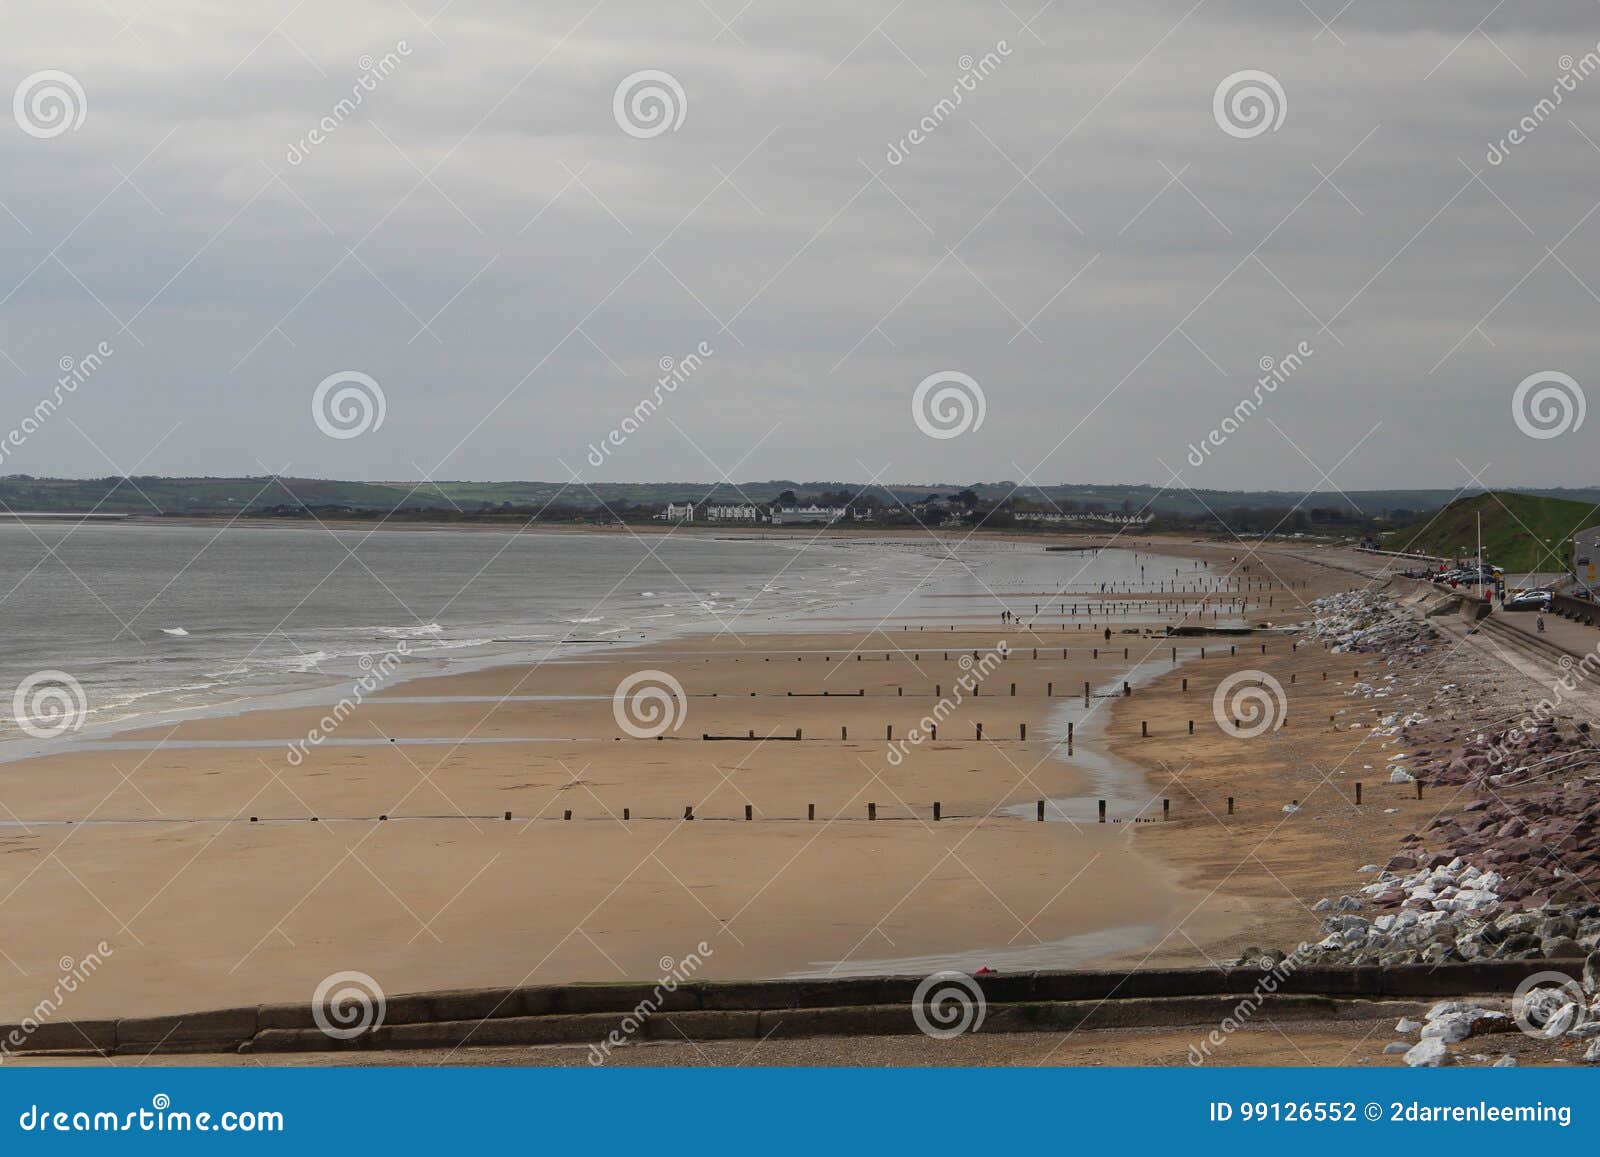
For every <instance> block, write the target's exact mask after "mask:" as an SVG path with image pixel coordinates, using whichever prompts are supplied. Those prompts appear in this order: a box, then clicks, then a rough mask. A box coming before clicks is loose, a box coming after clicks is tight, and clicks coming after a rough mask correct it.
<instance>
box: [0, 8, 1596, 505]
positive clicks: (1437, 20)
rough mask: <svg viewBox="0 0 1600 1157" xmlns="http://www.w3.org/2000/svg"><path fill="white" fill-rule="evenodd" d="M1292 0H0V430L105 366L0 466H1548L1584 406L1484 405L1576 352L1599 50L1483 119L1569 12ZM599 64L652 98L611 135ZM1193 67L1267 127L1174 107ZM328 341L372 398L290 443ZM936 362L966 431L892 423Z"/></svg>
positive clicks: (325, 359) (861, 472) (1453, 469)
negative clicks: (55, 131) (963, 394)
mask: <svg viewBox="0 0 1600 1157" xmlns="http://www.w3.org/2000/svg"><path fill="white" fill-rule="evenodd" d="M1342 5H1343V0H1306V3H1305V4H1298V3H1285V2H1282V0H1254V2H1239V0H1232V2H1223V0H1211V2H1207V0H1200V2H1198V3H1194V2H1193V0H1190V2H1188V3H1185V2H1181V0H1180V2H1176V3H1168V2H1160V0H1121V2H1118V3H1114V4H1113V3H1100V4H1088V5H1085V4H1081V3H1075V4H1066V3H1064V2H1056V3H1053V4H1046V5H1045V6H1044V7H1043V8H1042V9H1040V8H1038V6H1037V3H1036V0H1023V3H1022V4H1017V3H1012V2H1010V0H1007V2H1004V3H1003V2H1001V0H979V2H970V3H968V2H963V3H955V2H933V3H926V2H924V3H914V2H906V3H903V4H900V5H898V6H897V5H895V4H894V3H893V0H873V2H866V3H863V2H860V0H854V2H834V0H807V2H806V3H803V4H802V3H793V2H788V0H751V2H750V3H748V4H744V3H743V0H683V2H668V3H660V2H651V3H636V2H632V0H601V2H600V3H592V2H579V3H567V2H565V0H555V2H541V3H539V4H537V5H534V4H525V3H499V2H475V3H469V2H468V0H458V2H456V3H453V4H449V3H442V2H441V0H387V2H371V3H367V2H357V0H339V2H335V3H324V4H315V5H313V4H300V5H296V4H293V3H292V2H291V0H271V2H254V0H240V2H237V3H233V4H229V5H226V6H217V5H211V4H202V3H198V2H194V3H175V2H168V0H154V2H151V3H143V4H141V3H136V2H134V0H126V2H123V0H115V2H114V3H109V4H102V3H97V2H90V3H82V4H79V3H48V4H47V3H42V2H35V3H19V4H12V5H9V6H7V7H6V9H5V10H4V13H3V14H0V21H3V25H0V27H3V32H4V35H3V38H0V59H3V60H4V64H5V72H4V76H5V91H8V92H9V91H11V90H12V89H14V88H15V87H16V86H17V85H19V84H21V83H22V82H23V80H24V78H26V77H29V76H31V75H32V74H35V73H38V72H40V71H41V70H46V69H55V70H62V71H64V72H66V73H68V74H70V76H71V77H72V78H74V79H75V80H76V82H77V83H78V84H79V85H81V88H82V90H83V93H84V98H85V103H86V110H85V114H84V117H83V121H82V124H81V125H79V126H78V127H77V128H75V129H69V130H68V131H64V132H61V133H60V134H59V135H54V136H35V135H30V134H29V133H28V132H25V131H23V127H22V125H21V124H18V123H15V121H14V120H12V121H6V122H4V125H5V131H3V132H0V163H3V170H0V171H3V174H4V175H3V177H0V200H3V202H4V205H5V209H6V211H5V212H0V254H3V265H0V281H3V284H0V298H3V304H0V349H3V351H4V354H5V357H4V358H3V359H0V383H3V390H4V393H3V397H4V399H5V407H6V410H7V411H8V412H7V413H3V414H0V429H4V428H14V427H16V426H17V424H18V423H19V422H20V421H21V419H22V418H23V416H24V415H26V414H28V413H30V412H31V411H32V410H33V409H34V406H35V403H36V402H37V401H38V399H39V398H41V397H43V396H46V395H47V394H49V393H50V392H51V387H52V383H53V382H54V380H55V379H56V377H57V376H58V374H59V373H60V370H59V369H58V364H60V363H61V362H62V360H63V359H64V358H70V359H80V358H82V357H83V356H84V355H87V354H88V353H90V352H91V351H92V350H94V349H95V348H96V347H97V345H98V344H99V343H101V342H105V343H107V346H108V347H109V348H110V349H111V350H112V351H113V352H112V353H111V354H110V355H109V356H107V357H106V358H105V359H104V364H103V365H101V366H99V367H98V368H97V369H96V370H95V371H94V373H93V375H92V377H90V378H89V379H88V380H87V381H85V382H84V383H83V384H82V385H80V386H79V387H78V388H77V389H76V390H75V391H73V392H72V393H71V394H70V396H69V397H68V399H67V400H66V401H65V402H64V403H63V404H62V406H61V408H60V410H59V411H57V412H56V413H55V414H53V415H51V416H50V417H48V419H46V420H45V421H43V422H42V423H40V424H39V426H38V428H37V429H36V430H34V431H33V432H31V433H30V434H28V436H27V437H26V439H25V442H24V444H22V445H20V446H15V447H13V448H12V449H11V450H10V452H9V453H8V454H7V456H6V458H5V461H4V465H3V467H0V469H3V471H4V472H7V473H10V472H24V473H31V474H41V475H44V474H56V475H60V474H66V475H100V474H111V473H121V472H125V471H126V472H137V473H160V474H246V473H260V472H263V471H264V470H267V469H272V470H283V471H285V472H288V473H293V474H305V475H313V476H325V477H345V478H368V479H411V478H419V477H425V476H431V477H436V478H441V479H454V478H478V479H487V478H522V479H527V478H540V479H565V478H567V477H568V476H569V469H570V471H573V472H576V473H577V474H578V475H579V476H581V477H582V478H583V479H586V480H591V481H593V480H602V479H603V480H646V479H697V480H715V479H717V478H718V477H719V474H720V472H721V471H726V472H727V474H728V475H730V476H731V477H733V478H735V479H746V478H771V477H792V478H841V479H859V480H865V479H867V478H870V477H881V478H883V479H884V480H889V481H918V480H948V481H971V480H991V479H1002V478H1010V479H1026V480H1031V481H1034V482H1038V483H1041V484H1048V483H1052V482H1058V481H1079V482H1081V481H1123V482H1134V481H1148V482H1153V483H1156V484H1166V483H1170V484H1171V485H1174V486H1182V485H1190V486H1196V487H1202V486H1203V487H1230V488H1231V487H1265V486H1275V487H1286V488H1300V487H1305V488H1326V487H1327V486H1329V485H1337V486H1339V487H1341V488H1345V489H1355V488H1367V487H1375V486H1400V485H1437V486H1451V487H1454V486H1464V485H1468V484H1470V483H1471V475H1470V474H1469V473H1468V471H1469V470H1470V471H1472V472H1481V475H1480V476H1481V478H1482V480H1483V482H1485V483H1488V484H1493V485H1513V484H1520V485H1561V484H1574V485H1576V484H1586V483H1592V482H1593V481H1594V480H1595V479H1594V476H1593V472H1592V471H1591V470H1586V469H1585V468H1584V467H1585V466H1586V465H1587V464H1588V461H1589V460H1590V458H1591V455H1590V454H1589V453H1588V452H1587V448H1588V447H1589V446H1590V445H1592V440H1591V437H1590V433H1591V431H1592V430H1593V429H1595V428H1596V425H1600V416H1595V417H1592V418H1591V419H1590V423H1593V424H1585V425H1584V426H1583V427H1582V428H1581V429H1577V428H1574V429H1569V430H1568V431H1567V432H1566V433H1564V434H1561V435H1559V436H1555V437H1531V436H1528V435H1527V434H1526V433H1524V432H1523V431H1522V430H1520V429H1519V427H1518V424H1517V423H1516V422H1515V421H1514V419H1513V410H1512V398H1513V392H1514V391H1515V390H1516V388H1517V386H1518V384H1519V383H1520V382H1522V381H1523V380H1524V379H1526V378H1528V377H1529V375H1532V374H1535V373H1539V372H1543V371H1556V372H1563V373H1566V374H1569V375H1571V376H1572V377H1573V378H1574V379H1575V380H1576V382H1577V384H1578V387H1579V388H1580V389H1589V390H1590V391H1593V390H1594V389H1596V388H1600V378H1596V377H1595V376H1594V375H1596V371H1595V368H1594V366H1595V361H1594V358H1593V349H1594V340H1593V334H1594V333H1595V322H1596V320H1597V318H1600V212H1597V206H1600V75H1593V76H1589V77H1587V78H1580V79H1577V80H1575V81H1573V82H1572V85H1571V91H1562V103H1561V104H1560V105H1559V106H1558V107H1556V108H1554V109H1553V110H1547V111H1546V112H1543V113H1536V112H1535V106H1536V105H1537V103H1538V102H1539V101H1540V100H1541V99H1542V98H1545V97H1549V96H1550V95H1551V93H1552V91H1553V90H1557V88H1558V80H1559V79H1560V78H1561V77H1562V76H1563V75H1564V74H1566V72H1567V70H1568V69H1569V68H1570V69H1572V70H1573V71H1576V70H1577V69H1578V68H1580V67H1581V60H1582V58H1583V57H1584V55H1585V54H1586V53H1590V52H1594V51H1595V49H1596V42H1597V41H1600V6H1597V5H1596V4H1594V3H1592V2H1587V0H1585V2H1579V0H1571V2H1562V3H1544V4H1539V5H1525V4H1517V5H1510V4H1506V5H1502V6H1498V7H1497V6H1496V5H1494V4H1493V2H1492V0H1472V2H1468V3H1443V2H1440V3H1426V4H1423V3H1394V2H1384V3H1379V2H1378V0H1353V3H1351V4H1349V5H1347V6H1343V10H1342V11H1341V6H1342ZM1324 20H1326V21H1328V22H1329V23H1328V25H1326V26H1325V25H1324V24H1323V23H1322V22H1323V21H1324ZM125 21H126V22H127V23H124V22H125ZM1480 21H1481V22H1482V23H1481V24H1480ZM402 45H403V47H402ZM1002 45H1003V47H1002ZM386 54H390V56H391V59H392V62H393V67H392V68H390V69H389V74H388V75H386V76H383V77H382V78H381V79H376V80H370V79H369V83H370V85H371V89H370V91H366V90H363V91H362V100H361V103H360V106H359V107H358V108H355V109H354V111H353V112H348V113H341V112H337V111H336V106H337V105H338V103H339V102H340V100H341V99H342V98H345V97H348V96H350V95H351V93H352V91H353V90H355V89H356V88H357V86H358V78H360V77H361V76H363V75H364V74H365V75H369V78H370V73H365V72H364V69H365V68H366V67H367V65H368V64H369V63H371V64H372V65H374V66H375V65H376V63H377V62H378V61H380V60H381V59H382V58H384V57H385V55H386ZM985 54H993V56H992V58H991V59H992V66H991V67H989V68H988V70H987V71H988V75H985V76H983V77H982V78H981V79H979V80H976V81H971V82H969V84H970V88H969V89H968V90H963V92H962V101H961V104H960V106H959V107H957V108H955V109H954V110H953V111H952V110H949V109H946V110H943V111H935V110H936V106H937V105H938V102H939V101H940V100H941V98H944V97H948V96H950V94H951V93H952V91H953V89H954V88H955V87H956V86H957V83H958V78H959V77H961V76H962V75H963V72H964V66H965V65H966V63H967V58H970V59H971V61H972V63H973V67H977V62H978V61H981V60H982V59H983V58H984V56H985ZM1563 57H1570V58H1573V59H1572V60H1571V61H1564V60H1563ZM646 69H652V70H660V71H662V72H665V73H668V74H670V76H671V77H672V78H674V79H675V80H676V82H677V83H678V84H679V85H680V86H681V89H682V91H683V93H684V115H683V121H682V124H681V125H679V126H678V127H676V128H675V129H668V130H667V131H664V132H661V133H660V134H659V135H654V136H647V137H640V136H635V135H630V134H629V133H628V132H625V131H623V128H622V127H621V126H619V123H618V121H617V119H616V118H615V116H614V114H613V96H614V93H615V92H616V90H617V87H618V85H619V83H621V82H622V81H623V79H624V78H625V77H628V76H629V75H630V74H633V73H635V72H638V71H640V70H646ZM1241 70H1261V71H1264V72H1266V73H1269V74H1270V75H1271V76H1272V77H1273V78H1275V80H1276V81H1277V82H1278V84H1279V85H1281V88H1282V90H1283V93H1284V97H1285V102H1284V103H1285V108H1284V109H1283V113H1284V115H1283V119H1282V123H1281V125H1279V126H1278V127H1277V128H1276V129H1275V130H1269V131H1265V132H1261V133H1259V134H1258V135H1253V136H1235V135H1230V134H1229V133H1227V132H1225V131H1224V130H1223V128H1222V127H1221V126H1220V125H1219V123H1218V121H1217V120H1216V119H1215V117H1214V115H1213V95H1214V93H1215V92H1216V90H1217V87H1218V85H1219V83H1220V82H1221V81H1222V80H1223V79H1224V78H1225V77H1228V76H1230V75H1231V74H1234V73H1237V72H1240V71H1241ZM1530 116H1531V117H1535V118H1536V119H1537V120H1538V124H1537V127H1536V128H1534V129H1533V131H1532V132H1531V133H1529V134H1527V136H1526V139H1525V140H1524V141H1523V143H1520V144H1514V145H1511V146H1510V147H1509V149H1505V150H1504V155H1503V159H1502V160H1500V161H1499V163H1494V164H1491V163H1490V160H1489V156H1488V154H1489V151H1490V146H1491V143H1492V142H1500V141H1502V139H1504V138H1506V137H1507V134H1508V133H1510V131H1511V130H1512V129H1514V128H1516V127H1517V126H1518V124H1519V122H1521V121H1522V120H1523V118H1525V117H1530ZM325 117H332V118H334V120H333V122H330V123H334V124H335V125H336V127H334V128H333V129H332V131H330V132H327V133H326V134H325V135H324V139H323V140H322V141H321V143H315V144H309V146H308V145H307V143H306V142H307V138H308V134H309V133H310V132H311V131H312V130H313V129H314V128H316V127H317V126H318V124H319V122H321V121H322V120H323V118H325ZM924 117H931V118H932V120H931V121H930V123H931V124H934V125H935V127H933V128H932V130H931V131H929V132H928V133H926V135H925V138H924V139H923V140H922V141H921V143H909V141H908V134H909V133H910V132H911V130H912V129H914V128H916V127H917V126H918V123H919V122H920V121H921V120H922V119H923V118H924ZM891 146H894V148H893V149H892V148H891ZM1502 148H1504V146H1502ZM892 151H893V152H895V153H896V159H895V160H894V161H892V160H891V157H890V155H889V154H890V153H891V152H892ZM292 152H295V153H296V155H295V156H293V157H291V153H292ZM1591 214H1593V215H1592V216H1591ZM1552 251H1553V252H1552ZM701 343H705V344H706V347H707V348H709V349H711V350H712V351H713V352H712V353H711V354H710V356H707V357H705V358H704V359H703V364H702V365H700V366H698V367H697V368H695V369H694V371H693V373H692V374H691V375H688V376H687V377H686V379H685V380H684V381H683V383H682V384H681V385H678V386H677V388H676V389H675V390H673V391H667V392H664V393H663V395H662V396H663V397H664V401H663V402H662V404H661V406H660V408H659V409H658V410H656V411H655V412H654V413H652V414H649V415H648V416H647V417H646V418H644V419H643V420H642V421H641V422H640V423H639V426H638V428H637V429H630V430H629V431H628V432H627V433H626V436H625V437H624V438H622V439H621V443H622V444H620V445H612V446H611V447H610V448H609V450H608V451H607V452H606V453H605V454H603V455H593V454H592V452H591V450H590V447H591V445H592V444H597V443H599V442H600V441H601V440H602V439H603V438H605V436H606V435H607V432H608V431H611V430H616V429H618V428H619V427H620V425H621V423H622V421H623V419H624V418H625V417H627V416H628V415H630V414H631V413H633V412H634V409H635V406H636V404H637V403H638V402H639V401H640V399H641V398H645V397H650V396H652V395H653V393H655V392H656V380H657V378H658V377H659V376H660V374H661V370H660V368H659V363H660V362H661V359H663V358H673V359H682V358H683V357H684V356H686V355H688V354H690V353H691V352H692V351H694V350H695V349H696V348H697V347H699V346H700V344H701ZM1300 343H1305V344H1306V347H1307V348H1309V349H1310V350H1311V351H1312V352H1311V353H1310V354H1309V355H1308V356H1306V357H1304V358H1303V359H1302V360H1303V362H1304V364H1303V365H1301V366H1299V367H1298V368H1297V369H1295V370H1294V372H1293V374H1292V375H1291V376H1289V377H1288V379H1287V380H1286V381H1284V382H1283V383H1282V384H1280V385H1277V387H1276V389H1275V390H1270V391H1266V392H1265V394H1264V395H1263V398H1262V401H1261V404H1260V406H1259V409H1257V410H1255V411H1254V412H1253V413H1249V414H1248V415H1247V416H1246V417H1244V418H1243V420H1241V421H1239V422H1238V424H1237V428H1234V429H1230V430H1229V431H1227V432H1226V436H1225V437H1224V438H1223V439H1222V440H1221V444H1220V445H1213V446H1212V447H1211V448H1210V450H1209V452H1206V453H1203V454H1195V453H1194V452H1193V451H1191V449H1190V448H1191V445H1198V444H1199V443H1200V442H1201V441H1202V440H1203V439H1204V438H1205V437H1206V435H1207V433H1208V431H1211V430H1214V429H1219V427H1220V425H1221V423H1222V422H1223V419H1224V418H1226V417H1228V416H1229V415H1230V414H1232V413H1233V412H1234V409H1235V405H1236V403H1238V402H1239V401H1240V399H1241V398H1245V397H1251V396H1253V395H1255V394H1256V392H1257V391H1256V380H1257V378H1258V377H1259V376H1260V374H1261V371H1260V369H1259V368H1258V366H1259V363H1260V362H1261V360H1262V359H1263V358H1273V359H1281V358H1282V357H1284V356H1285V355H1288V354H1290V353H1291V352H1293V351H1294V350H1296V348H1297V347H1298V346H1299V345H1300ZM338 371H357V372H360V373H363V374H366V375H369V376H370V377H371V378H372V379H373V380H375V381H376V382H377V383H378V384H379V387H380V388H381V390H382V392H383V395H384V399H385V406H386V409H385V413H384V418H383V422H382V425H381V426H380V427H377V428H374V429H368V430H367V431H366V432H364V433H362V434H360V435H359V436H357V437H349V438H333V437H329V436H327V435H326V434H325V433H324V432H323V431H322V430H321V429H320V428H319V426H318V424H317V422H316V421H314V419H313V411H312V397H313V392H314V391H315V389H316V387H317V385H318V383H319V382H321V381H322V380H323V379H325V378H326V377H328V376H329V375H330V374H334V373H336V372H338ZM940 371H956V372H960V373H963V374H966V375H969V376H970V377H971V378H972V379H973V380H974V381H976V382H977V383H978V386H979V388H980V389H981V391H982V394H983V398H984V402H985V416H984V421H983V424H982V426H981V428H976V429H970V430H967V431H966V432H965V433H962V434H960V435H959V436H956V437H949V438H934V437H930V436H928V435H927V434H926V433H924V432H923V430H921V429H920V428H919V426H918V424H917V422H915V421H914V420H913V413H912V399H913V392H914V391H915V390H916V387H917V385H918V383H919V382H921V381H922V380H923V379H925V378H926V377H928V376H929V375H930V374H934V373H937V372H940ZM1538 432H1540V433H1549V432H1550V431H1549V430H1548V429H1545V430H1539V431H1538ZM595 456H598V457H601V458H602V459H603V464H602V465H600V466H598V467H597V466H595V465H594V464H593V462H592V461H591V458H592V457H595ZM1194 457H1199V458H1201V459H1202V464H1201V465H1199V466H1196V465H1194V464H1193V461H1192V459H1193V458H1194ZM1463 464H1464V465H1463ZM1322 471H1328V472H1330V474H1331V483H1330V482H1328V481H1324V479H1323V477H1322ZM1175 475H1176V477H1175Z"/></svg>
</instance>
